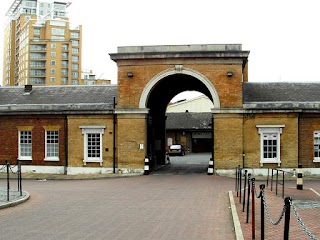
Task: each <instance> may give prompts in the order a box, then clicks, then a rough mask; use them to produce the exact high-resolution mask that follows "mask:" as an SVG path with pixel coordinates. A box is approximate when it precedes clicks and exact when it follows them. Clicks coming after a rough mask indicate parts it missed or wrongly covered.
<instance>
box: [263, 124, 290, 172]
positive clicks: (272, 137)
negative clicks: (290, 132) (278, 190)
mask: <svg viewBox="0 0 320 240" xmlns="http://www.w3.org/2000/svg"><path fill="white" fill-rule="evenodd" d="M257 128H258V131H259V134H260V165H261V166H262V165H263V164H264V163H277V164H278V166H280V164H281V160H280V134H282V128H284V125H257Z"/></svg>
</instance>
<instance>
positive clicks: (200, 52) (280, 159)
mask: <svg viewBox="0 0 320 240" xmlns="http://www.w3.org/2000/svg"><path fill="white" fill-rule="evenodd" d="M110 56H111V59H112V60H114V61H115V62H116V63H117V65H118V85H117V86H116V85H103V86H102V85H100V86H74V87H67V86H65V87H62V86H56V87H49V86H48V87H33V88H32V89H30V86H26V87H25V88H23V87H11V88H10V87H9V88H6V87H2V88H0V123H1V125H0V126H1V127H0V161H3V162H4V161H5V160H10V161H15V160H16V159H17V158H20V159H21V160H22V161H23V164H24V165H26V167H29V170H30V169H36V171H43V172H44V171H47V172H48V171H56V172H60V173H62V172H64V173H70V174H72V173H75V172H82V173H89V172H115V171H119V170H121V172H142V171H143V167H144V158H145V156H146V155H153V156H154V157H155V158H156V159H157V162H158V163H160V164H161V163H162V164H164V163H165V151H166V144H165V142H166V136H165V126H166V115H165V113H166V108H167V106H168V103H169V102H170V100H171V99H172V98H173V97H174V96H175V95H177V94H178V93H180V92H183V91H187V90H195V91H199V92H201V93H203V94H204V95H206V96H207V97H208V98H209V99H210V100H211V101H212V102H213V104H214V109H212V111H211V115H212V128H211V134H212V139H213V144H212V146H211V151H212V156H213V159H214V161H215V168H216V169H217V170H228V169H234V168H235V167H236V166H238V165H241V166H243V167H247V168H255V169H259V170H261V169H266V168H271V167H281V168H289V169H292V168H297V166H298V163H301V164H302V165H303V167H304V168H308V171H310V172H311V173H314V172H317V171H318V170H319V167H320V138H319V134H320V105H319V103H320V97H319V94H318V92H319V91H318V89H319V88H320V84H319V83H250V82H248V56H249V51H243V50H242V46H241V45H239V44H234V45H223V44H221V45H182V46H140V47H119V48H118V52H117V53H114V54H110ZM115 103H116V104H115Z"/></svg>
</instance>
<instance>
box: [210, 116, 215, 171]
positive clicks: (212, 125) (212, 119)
mask: <svg viewBox="0 0 320 240" xmlns="http://www.w3.org/2000/svg"><path fill="white" fill-rule="evenodd" d="M211 127H212V137H211V142H212V152H211V158H212V161H213V171H214V168H215V166H214V117H213V114H212V116H211Z"/></svg>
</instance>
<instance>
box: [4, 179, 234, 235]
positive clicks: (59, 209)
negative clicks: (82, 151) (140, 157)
mask: <svg viewBox="0 0 320 240" xmlns="http://www.w3.org/2000/svg"><path fill="white" fill-rule="evenodd" d="M0 183H1V184H2V183H3V180H0ZM23 189H24V190H25V191H28V192H29V193H30V199H29V200H28V201H27V202H25V203H23V204H20V205H17V206H15V207H12V208H6V209H1V210H0V219H1V221H0V236H1V237H0V238H1V239H11V240H15V239H28V240H33V239H35V240H38V239H41V240H45V239H50V240H51V239H77V240H81V239H91V240H92V239H95V240H96V239H112V240H117V239H132V240H135V239H137V240H138V239H139V240H141V239H146V240H147V239H148V240H150V239H155V240H157V239H159V240H161V239H163V240H170V239H174V240H177V239H190V240H193V239H195V240H199V239H203V240H206V239H210V240H212V239H213V240H214V239H217V240H220V239H228V240H229V239H235V232H234V228H233V221H232V216H231V210H230V203H229V196H228V192H229V191H230V190H233V189H234V179H230V178H225V177H221V176H215V175H211V176H208V175H206V174H185V175H149V176H138V177H127V178H110V179H100V180H72V181H69V180H60V181H59V180H54V181H53V180H47V181H37V180H25V181H24V182H23Z"/></svg>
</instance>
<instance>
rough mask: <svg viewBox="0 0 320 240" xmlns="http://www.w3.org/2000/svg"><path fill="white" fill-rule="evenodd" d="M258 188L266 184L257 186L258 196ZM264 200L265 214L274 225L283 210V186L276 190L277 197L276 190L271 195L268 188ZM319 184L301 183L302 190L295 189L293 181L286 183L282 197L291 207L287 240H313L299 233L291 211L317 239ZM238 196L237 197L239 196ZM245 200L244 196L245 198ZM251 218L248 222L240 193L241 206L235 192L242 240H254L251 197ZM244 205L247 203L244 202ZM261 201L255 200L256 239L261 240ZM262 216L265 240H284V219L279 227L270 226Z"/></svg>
mask: <svg viewBox="0 0 320 240" xmlns="http://www.w3.org/2000/svg"><path fill="white" fill-rule="evenodd" d="M260 184H266V183H265V182H256V189H257V194H259V193H260V190H259V186H260ZM264 192H265V199H266V203H267V207H268V210H269V212H270V216H271V219H272V221H273V222H276V221H278V219H279V217H280V215H281V213H282V210H283V206H284V199H283V198H282V186H279V187H278V195H276V193H275V186H274V185H273V191H271V186H270V185H269V186H268V187H266V189H265V190H264ZM319 193H320V181H304V183H303V190H297V189H296V182H295V181H286V182H285V188H284V197H291V198H292V203H293V207H291V211H290V228H289V239H290V240H304V239H312V238H310V237H309V236H308V235H307V234H306V232H305V231H304V230H303V229H302V227H301V225H300V224H299V222H298V221H297V218H296V217H295V214H294V211H293V208H294V209H295V210H296V213H297V214H298V216H299V217H300V218H301V220H302V223H303V224H304V225H305V227H306V228H307V229H308V231H310V233H311V234H312V235H313V236H314V237H315V239H320V225H319V216H320V195H319ZM239 195H240V194H238V196H239ZM246 198H247V196H246ZM250 198H251V199H250V214H249V217H248V223H246V221H247V214H246V208H247V205H246V204H245V211H244V212H243V192H242V200H241V203H240V202H239V201H240V198H239V197H237V194H236V193H235V192H234V199H235V202H236V207H237V212H238V216H239V220H240V223H241V228H242V232H243V235H244V239H253V238H252V236H253V232H252V207H251V204H252V201H251V200H252V197H251V196H250ZM246 202H247V201H246ZM260 209H261V199H260V198H259V199H258V198H255V213H256V214H255V221H254V222H255V234H254V235H255V239H261V210H260ZM264 215H265V239H266V240H267V239H270V240H271V239H272V240H273V239H283V236H284V222H285V220H284V219H285V217H283V219H282V220H281V222H280V223H279V224H278V225H276V226H275V225H272V224H271V223H270V221H269V219H268V217H267V215H266V213H265V214H264Z"/></svg>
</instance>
